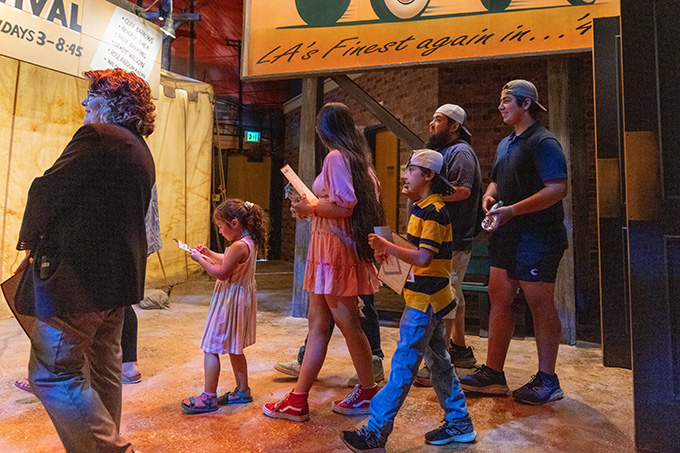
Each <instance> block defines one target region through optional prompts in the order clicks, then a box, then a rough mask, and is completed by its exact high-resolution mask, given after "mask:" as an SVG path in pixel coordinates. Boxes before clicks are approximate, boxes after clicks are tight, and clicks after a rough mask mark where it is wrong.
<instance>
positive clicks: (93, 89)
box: [83, 69, 156, 137]
mask: <svg viewBox="0 0 680 453" xmlns="http://www.w3.org/2000/svg"><path fill="white" fill-rule="evenodd" d="M83 76H84V77H85V79H87V81H88V82H90V88H89V93H91V94H94V95H96V96H100V97H101V98H103V99H104V101H105V102H103V106H102V111H101V115H102V116H101V121H102V122H104V123H109V124H117V125H119V126H123V127H125V128H127V129H129V130H131V131H132V132H134V133H136V134H137V135H140V136H142V137H146V136H148V135H150V134H151V133H152V132H153V130H154V121H155V119H156V115H155V114H154V110H156V106H155V105H154V104H153V99H152V98H151V89H150V88H149V85H148V84H147V83H146V82H145V81H144V79H142V78H141V77H139V76H138V75H136V74H134V73H132V72H127V71H124V70H122V69H105V70H98V71H86V72H84V73H83Z"/></svg>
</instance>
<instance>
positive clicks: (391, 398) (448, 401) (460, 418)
mask: <svg viewBox="0 0 680 453" xmlns="http://www.w3.org/2000/svg"><path fill="white" fill-rule="evenodd" d="M443 163H444V161H443V158H442V155H441V154H440V153H438V152H436V151H432V150H417V151H414V152H413V155H412V156H411V159H410V160H409V162H408V164H407V165H406V175H405V184H404V187H403V189H402V193H404V194H406V195H407V196H408V197H409V198H411V199H412V200H413V201H414V203H413V212H412V213H411V217H410V218H409V223H408V230H407V236H406V238H407V239H408V241H409V242H411V243H412V244H413V245H415V246H417V247H418V248H417V249H415V250H411V249H406V248H403V247H399V246H397V245H395V244H393V243H391V242H388V241H386V240H385V239H383V238H381V237H380V236H377V235H375V234H370V235H369V243H370V244H371V247H373V250H374V251H375V257H376V260H377V261H378V262H379V263H380V262H382V261H384V260H385V258H386V257H387V256H389V255H392V256H395V257H397V258H399V259H400V260H402V261H404V262H406V263H409V264H412V265H413V274H414V281H412V282H408V283H406V286H405V287H404V300H405V302H406V307H405V308H404V313H403V315H402V317H401V322H400V324H399V337H400V338H399V342H398V343H397V350H396V351H395V353H394V356H393V357H392V369H391V372H390V377H389V380H388V382H387V385H385V387H383V388H382V390H380V392H378V394H377V395H376V396H374V397H373V400H372V401H371V407H370V412H371V417H370V418H369V420H368V424H367V425H366V426H364V427H362V428H361V429H359V430H356V431H343V434H342V438H343V441H344V442H345V444H346V445H347V446H348V447H349V448H350V449H351V450H352V451H355V452H384V451H385V444H386V443H387V437H388V436H389V435H390V433H391V432H392V429H393V425H394V418H395V417H396V415H397V412H398V411H399V408H401V406H402V404H403V403H404V400H405V399H406V395H407V394H408V392H409V390H410V388H411V385H412V384H413V381H414V379H415V377H416V373H417V372H418V367H419V366H420V362H421V360H422V359H423V356H424V357H425V362H426V364H427V366H428V367H429V368H430V370H431V372H432V386H433V387H434V390H435V392H436V394H437V398H438V399H439V404H440V405H441V407H442V409H443V410H444V423H443V424H442V426H440V427H439V428H437V429H435V430H432V431H430V432H428V433H427V434H426V435H425V442H426V443H428V444H433V445H444V444H448V443H450V442H472V441H474V440H475V438H476V437H477V433H476V432H475V431H474V429H473V427H472V421H471V420H470V415H469V413H468V410H467V405H466V404H465V395H464V394H463V390H462V389H461V387H460V382H459V381H458V376H457V375H456V372H455V369H454V368H453V365H452V364H451V360H450V358H449V353H448V351H447V345H446V342H445V341H444V335H443V330H444V323H443V321H442V320H443V318H444V316H445V315H446V314H447V313H449V312H450V311H451V310H453V309H455V307H456V301H455V298H454V295H453V291H452V290H451V285H450V284H449V275H450V273H451V253H452V240H453V237H452V232H451V220H450V218H449V215H448V211H447V210H446V208H445V204H444V199H443V198H442V195H449V194H451V193H453V187H452V186H451V184H450V183H449V182H448V181H447V179H446V177H444V176H443V175H441V174H440V172H441V170H442V167H443Z"/></svg>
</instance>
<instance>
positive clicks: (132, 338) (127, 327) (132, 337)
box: [120, 305, 137, 363]
mask: <svg viewBox="0 0 680 453" xmlns="http://www.w3.org/2000/svg"><path fill="white" fill-rule="evenodd" d="M120 346H121V349H123V363H127V362H136V361H137V314H136V313H135V310H134V308H132V305H128V306H127V307H125V319H124V320H123V336H122V337H121V338H120Z"/></svg>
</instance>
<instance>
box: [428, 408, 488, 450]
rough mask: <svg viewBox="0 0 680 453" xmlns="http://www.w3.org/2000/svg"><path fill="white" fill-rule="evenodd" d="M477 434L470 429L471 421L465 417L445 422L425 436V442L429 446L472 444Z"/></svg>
mask: <svg viewBox="0 0 680 453" xmlns="http://www.w3.org/2000/svg"><path fill="white" fill-rule="evenodd" d="M476 438H477V433H476V432H475V430H474V428H473V427H472V420H470V416H469V415H467V416H465V417H463V418H459V419H457V420H453V421H450V422H447V421H446V420H444V423H443V424H442V426H440V427H439V428H437V429H433V430H432V431H430V432H429V433H427V434H425V442H426V443H428V444H431V445H446V444H448V443H451V442H472V441H474V440H475V439H476Z"/></svg>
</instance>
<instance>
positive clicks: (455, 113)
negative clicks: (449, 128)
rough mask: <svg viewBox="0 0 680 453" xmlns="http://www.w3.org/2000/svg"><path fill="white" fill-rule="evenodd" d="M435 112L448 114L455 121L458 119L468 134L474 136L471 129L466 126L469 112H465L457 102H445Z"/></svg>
mask: <svg viewBox="0 0 680 453" xmlns="http://www.w3.org/2000/svg"><path fill="white" fill-rule="evenodd" d="M434 113H441V114H442V115H446V116H447V117H449V118H451V119H452V120H453V121H456V122H457V123H458V124H460V128H461V129H463V130H464V131H465V133H466V134H468V135H469V136H470V137H472V134H471V133H470V131H469V130H468V129H467V127H465V121H466V120H467V113H465V110H463V107H461V106H459V105H456V104H444V105H442V106H441V107H439V108H438V109H437V111H436V112H434Z"/></svg>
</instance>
